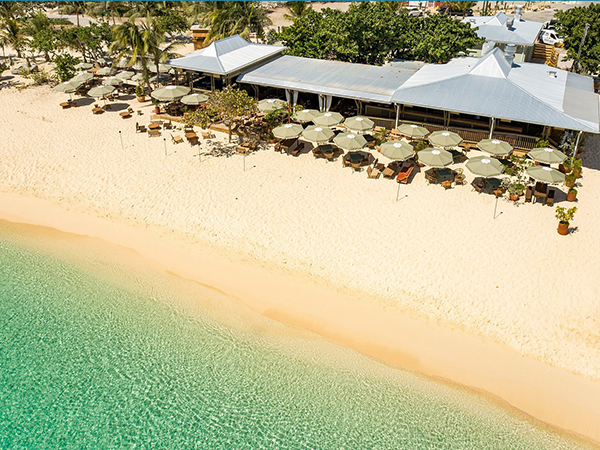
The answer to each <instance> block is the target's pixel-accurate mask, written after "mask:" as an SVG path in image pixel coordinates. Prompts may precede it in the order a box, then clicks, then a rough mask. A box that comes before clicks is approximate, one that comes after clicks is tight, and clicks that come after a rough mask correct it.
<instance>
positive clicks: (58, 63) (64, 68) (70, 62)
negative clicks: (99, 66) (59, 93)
mask: <svg viewBox="0 0 600 450" xmlns="http://www.w3.org/2000/svg"><path fill="white" fill-rule="evenodd" d="M78 63H79V59H77V58H75V57H74V56H73V55H71V54H69V53H64V54H62V55H57V56H56V57H55V58H54V71H55V72H56V75H57V76H58V79H59V80H60V81H69V80H70V79H71V78H73V77H74V76H75V73H76V70H75V66H76V65H77V64H78Z"/></svg>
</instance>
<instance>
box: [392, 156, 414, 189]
mask: <svg viewBox="0 0 600 450" xmlns="http://www.w3.org/2000/svg"><path fill="white" fill-rule="evenodd" d="M415 167H416V164H415V163H414V162H412V161H411V162H409V163H405V164H403V165H402V168H401V169H400V173H398V176H397V177H396V181H397V182H398V183H402V184H408V181H409V180H410V176H411V175H412V173H413V172H414V170H415Z"/></svg>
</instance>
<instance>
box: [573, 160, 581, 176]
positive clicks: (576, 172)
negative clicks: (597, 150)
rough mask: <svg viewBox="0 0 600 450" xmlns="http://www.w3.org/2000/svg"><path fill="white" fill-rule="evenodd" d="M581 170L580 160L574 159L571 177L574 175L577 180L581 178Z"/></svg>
mask: <svg viewBox="0 0 600 450" xmlns="http://www.w3.org/2000/svg"><path fill="white" fill-rule="evenodd" d="M582 168H583V164H582V161H581V159H575V160H573V166H572V169H573V175H575V178H579V177H580V176H581V170H582Z"/></svg>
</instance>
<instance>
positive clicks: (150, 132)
mask: <svg viewBox="0 0 600 450" xmlns="http://www.w3.org/2000/svg"><path fill="white" fill-rule="evenodd" d="M148 137H160V130H148Z"/></svg>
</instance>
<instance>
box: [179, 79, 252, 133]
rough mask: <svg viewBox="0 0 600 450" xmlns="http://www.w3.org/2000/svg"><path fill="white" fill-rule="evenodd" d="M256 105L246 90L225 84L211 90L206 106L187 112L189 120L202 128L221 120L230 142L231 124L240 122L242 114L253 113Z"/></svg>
mask: <svg viewBox="0 0 600 450" xmlns="http://www.w3.org/2000/svg"><path fill="white" fill-rule="evenodd" d="M257 106H258V102H257V101H256V100H255V99H254V98H252V97H250V96H249V95H248V93H247V92H246V91H244V90H242V89H238V88H237V87H234V86H227V87H226V88H225V89H223V90H220V91H214V92H211V93H210V94H209V95H208V101H207V103H206V107H204V108H200V109H198V110H196V111H195V112H193V113H189V116H190V118H189V120H190V121H192V122H193V123H197V124H199V125H200V126H201V127H202V128H207V127H208V126H209V125H210V124H211V123H212V122H223V123H224V124H225V125H226V126H227V130H228V133H229V142H231V130H232V128H233V125H234V124H235V123H239V122H241V121H242V118H243V117H244V116H247V115H249V114H255V113H256V109H257Z"/></svg>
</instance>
